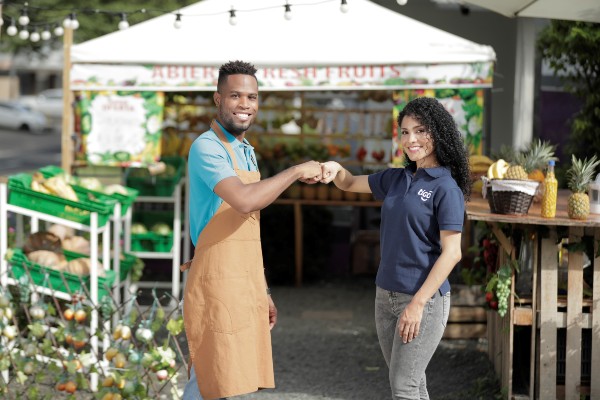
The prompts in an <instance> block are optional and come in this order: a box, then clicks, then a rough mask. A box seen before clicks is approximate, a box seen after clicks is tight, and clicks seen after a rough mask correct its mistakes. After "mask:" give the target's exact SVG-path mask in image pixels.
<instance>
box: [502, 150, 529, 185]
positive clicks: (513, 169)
mask: <svg viewBox="0 0 600 400" xmlns="http://www.w3.org/2000/svg"><path fill="white" fill-rule="evenodd" d="M525 161H526V160H525V155H524V154H523V153H517V154H515V156H514V160H513V162H511V164H510V167H508V170H507V171H506V174H504V179H512V180H516V181H526V180H527V179H529V178H528V175H527V172H526V171H525V168H523V165H525Z"/></svg>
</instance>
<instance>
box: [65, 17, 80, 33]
mask: <svg viewBox="0 0 600 400" xmlns="http://www.w3.org/2000/svg"><path fill="white" fill-rule="evenodd" d="M63 26H64V27H65V29H73V30H77V28H79V21H77V16H76V15H75V13H71V14H69V16H68V17H67V18H65V20H64V21H63Z"/></svg>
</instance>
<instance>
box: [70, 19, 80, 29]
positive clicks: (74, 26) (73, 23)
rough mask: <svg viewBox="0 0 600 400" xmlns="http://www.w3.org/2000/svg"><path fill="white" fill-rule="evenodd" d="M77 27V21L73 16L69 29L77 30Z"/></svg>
mask: <svg viewBox="0 0 600 400" xmlns="http://www.w3.org/2000/svg"><path fill="white" fill-rule="evenodd" d="M77 28H79V21H78V20H77V17H74V18H73V19H72V20H71V29H73V30H77Z"/></svg>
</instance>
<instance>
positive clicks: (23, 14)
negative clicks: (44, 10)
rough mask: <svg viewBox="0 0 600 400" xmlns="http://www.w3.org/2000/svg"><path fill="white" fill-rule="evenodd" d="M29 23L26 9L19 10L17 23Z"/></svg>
mask: <svg viewBox="0 0 600 400" xmlns="http://www.w3.org/2000/svg"><path fill="white" fill-rule="evenodd" d="M28 24H29V17H28V16H27V10H26V9H22V10H21V16H20V17H19V25H22V26H27V25H28Z"/></svg>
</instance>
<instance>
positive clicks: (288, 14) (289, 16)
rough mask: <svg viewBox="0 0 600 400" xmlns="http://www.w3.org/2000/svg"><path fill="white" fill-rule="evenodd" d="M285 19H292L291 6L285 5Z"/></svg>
mask: <svg viewBox="0 0 600 400" xmlns="http://www.w3.org/2000/svg"><path fill="white" fill-rule="evenodd" d="M283 18H285V19H287V20H288V21H289V20H291V19H292V8H291V6H290V5H289V4H286V5H285V12H284V13H283Z"/></svg>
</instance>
